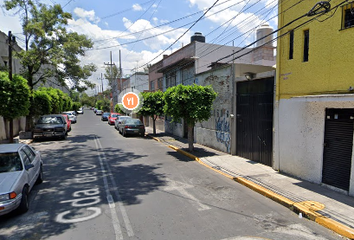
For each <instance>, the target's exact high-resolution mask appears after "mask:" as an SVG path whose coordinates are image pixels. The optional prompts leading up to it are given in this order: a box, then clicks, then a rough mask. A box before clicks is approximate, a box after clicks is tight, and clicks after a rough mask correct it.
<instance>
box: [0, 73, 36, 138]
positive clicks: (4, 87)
mask: <svg viewBox="0 0 354 240" xmlns="http://www.w3.org/2000/svg"><path fill="white" fill-rule="evenodd" d="M30 94H31V93H30V90H29V87H28V85H27V81H26V79H24V78H23V77H21V76H19V75H13V77H12V81H10V79H9V77H8V73H6V72H0V115H1V116H3V117H4V119H5V120H6V121H9V122H10V142H13V137H14V136H13V119H16V118H18V117H21V116H25V115H27V114H28V109H29V106H30Z"/></svg>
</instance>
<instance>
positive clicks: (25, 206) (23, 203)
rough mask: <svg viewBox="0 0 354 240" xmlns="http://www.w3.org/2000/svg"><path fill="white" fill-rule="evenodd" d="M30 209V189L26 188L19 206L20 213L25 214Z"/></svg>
mask: <svg viewBox="0 0 354 240" xmlns="http://www.w3.org/2000/svg"><path fill="white" fill-rule="evenodd" d="M28 209H29V202H28V187H24V188H23V190H22V198H21V203H20V205H19V206H18V211H19V212H20V213H25V212H27V211H28Z"/></svg>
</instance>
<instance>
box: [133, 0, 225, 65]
mask: <svg viewBox="0 0 354 240" xmlns="http://www.w3.org/2000/svg"><path fill="white" fill-rule="evenodd" d="M217 2H219V0H216V1H215V2H214V3H213V5H212V6H211V7H210V8H208V9H207V10H206V11H205V12H204V14H203V15H202V16H200V17H199V18H198V19H197V21H195V23H193V24H192V26H190V27H189V28H188V29H187V30H186V31H185V32H184V33H183V34H182V35H181V36H179V37H178V38H177V39H176V40H175V41H174V42H173V43H172V44H171V45H170V46H168V47H167V48H166V49H165V50H164V51H162V53H160V54H159V55H157V56H156V57H154V58H153V59H152V60H150V61H149V62H147V63H145V64H144V65H142V66H140V67H139V68H141V67H144V66H146V65H148V64H149V63H151V62H152V61H154V60H155V59H156V58H158V57H159V56H161V55H162V54H164V53H165V52H166V51H167V50H168V49H169V48H170V47H172V46H173V45H174V44H175V43H176V42H178V40H180V39H181V38H182V37H183V36H184V35H186V33H187V32H188V31H189V30H190V29H191V28H192V27H194V26H195V25H196V24H197V23H198V22H199V21H200V20H201V19H202V18H203V17H204V16H205V14H207V13H208V12H209V11H210V10H211V9H212V8H213V7H214V6H215V4H217Z"/></svg>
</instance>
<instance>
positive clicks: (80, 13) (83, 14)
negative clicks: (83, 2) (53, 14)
mask: <svg viewBox="0 0 354 240" xmlns="http://www.w3.org/2000/svg"><path fill="white" fill-rule="evenodd" d="M74 14H75V15H76V16H77V17H79V18H85V19H87V20H89V21H91V22H94V23H98V22H100V18H98V17H96V16H95V11H94V10H91V11H86V10H84V9H82V8H75V9H74Z"/></svg>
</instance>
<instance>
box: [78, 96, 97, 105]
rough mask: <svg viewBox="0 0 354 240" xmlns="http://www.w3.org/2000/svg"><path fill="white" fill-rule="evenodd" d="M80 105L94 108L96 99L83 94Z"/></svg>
mask: <svg viewBox="0 0 354 240" xmlns="http://www.w3.org/2000/svg"><path fill="white" fill-rule="evenodd" d="M80 103H81V105H82V106H85V105H86V106H94V105H95V97H93V96H91V97H90V96H88V95H87V93H81V96H80Z"/></svg>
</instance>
